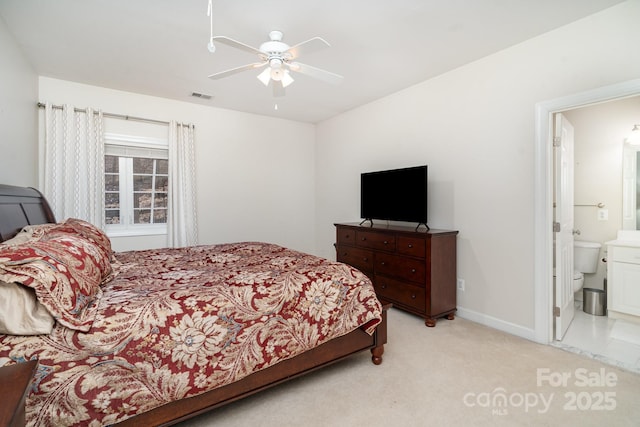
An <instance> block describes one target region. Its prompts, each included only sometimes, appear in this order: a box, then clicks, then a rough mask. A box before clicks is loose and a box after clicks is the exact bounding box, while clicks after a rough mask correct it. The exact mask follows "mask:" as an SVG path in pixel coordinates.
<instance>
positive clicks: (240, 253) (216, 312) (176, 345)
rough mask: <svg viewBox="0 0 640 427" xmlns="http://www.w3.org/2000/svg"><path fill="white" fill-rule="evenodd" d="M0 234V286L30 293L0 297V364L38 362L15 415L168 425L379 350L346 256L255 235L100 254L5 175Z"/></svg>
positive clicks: (98, 244) (87, 232)
mask: <svg viewBox="0 0 640 427" xmlns="http://www.w3.org/2000/svg"><path fill="white" fill-rule="evenodd" d="M0 242H1V243H0V282H3V283H0V290H7V289H10V290H11V292H14V291H16V290H17V291H19V292H20V298H25V300H28V301H30V302H29V303H24V302H23V303H20V304H17V303H11V302H10V301H13V300H10V299H9V297H7V298H5V297H4V296H1V297H0V299H2V298H4V302H5V303H6V304H12V305H10V307H19V306H20V307H21V306H22V305H24V306H28V307H29V309H28V310H26V309H25V310H23V309H19V310H18V309H16V310H13V309H7V306H6V304H5V308H4V311H3V313H2V317H3V319H2V322H4V323H7V325H3V328H8V329H6V330H4V329H3V331H2V333H0V366H2V365H4V366H6V367H11V366H15V365H19V364H20V363H30V364H33V363H34V362H33V361H35V360H37V368H36V369H35V372H34V374H33V378H32V380H31V386H30V388H29V390H28V392H27V394H26V410H25V411H26V423H27V425H33V426H36V425H37V426H47V425H51V426H53V425H55V426H61V425H87V426H100V425H122V426H125V425H172V424H175V423H178V422H180V421H183V420H186V419H188V418H191V417H194V416H196V415H198V414H201V413H203V412H206V411H208V410H212V409H214V408H217V407H219V406H222V405H224V404H227V403H230V402H233V401H235V400H237V399H240V398H242V397H245V396H248V395H251V394H253V393H256V392H258V391H260V390H263V389H265V388H268V387H271V386H273V385H276V384H279V383H281V382H283V381H286V380H288V379H290V378H294V377H297V376H299V375H303V374H305V373H308V372H311V371H313V370H315V369H318V368H321V367H323V366H327V365H329V364H331V363H334V362H336V361H338V360H341V359H343V358H345V357H348V356H350V355H353V354H355V353H358V352H361V351H365V350H370V351H371V359H372V361H373V363H374V364H376V365H378V364H380V363H381V362H382V354H383V351H384V344H385V343H386V340H387V337H386V309H387V307H381V305H380V302H379V301H378V300H377V298H376V297H375V292H374V290H373V287H372V285H371V282H370V281H369V280H368V279H367V278H366V276H364V275H363V274H362V273H361V272H359V271H358V270H356V269H353V268H352V267H350V266H348V265H346V264H342V263H337V262H333V261H329V260H326V259H323V258H319V257H315V256H312V255H309V254H305V253H301V252H298V251H295V250H291V249H287V248H284V247H281V246H278V245H273V244H267V243H261V242H241V243H230V244H221V245H209V246H194V247H189V248H176V249H156V250H146V251H131V252H121V253H113V252H112V251H111V246H110V242H109V240H108V238H107V237H106V235H104V233H103V232H102V231H101V230H99V229H97V228H96V227H94V226H92V225H91V224H89V223H86V222H84V221H82V220H78V219H73V218H71V219H66V220H64V221H62V222H59V223H57V222H56V221H55V218H54V215H53V214H52V212H51V209H50V208H49V205H48V203H47V201H46V199H45V198H44V197H43V196H42V195H41V194H40V193H39V192H38V191H37V190H35V189H32V188H24V187H14V186H6V185H0ZM14 288H15V289H14ZM3 295H4V294H3ZM11 298H14V296H11ZM29 298H30V299H29ZM21 301H22V300H21ZM21 304H22V305H21ZM27 312H28V313H27ZM7 313H12V314H11V315H8V314H7ZM4 317H6V319H4ZM14 317H18V318H19V319H18V320H16V319H14ZM25 318H27V320H28V321H27V320H25ZM12 322H13V323H12ZM25 366H26V365H25ZM16 392H19V390H18V391H16Z"/></svg>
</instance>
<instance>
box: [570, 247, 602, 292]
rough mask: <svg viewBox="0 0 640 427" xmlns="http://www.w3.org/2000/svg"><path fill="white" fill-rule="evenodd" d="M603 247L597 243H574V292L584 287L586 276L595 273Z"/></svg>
mask: <svg viewBox="0 0 640 427" xmlns="http://www.w3.org/2000/svg"><path fill="white" fill-rule="evenodd" d="M601 247H602V245H601V244H600V243H597V242H585V241H582V240H574V241H573V292H578V291H579V290H580V289H582V287H583V286H584V274H585V273H587V274H590V273H595V272H596V270H597V269H598V258H599V257H600V248H601Z"/></svg>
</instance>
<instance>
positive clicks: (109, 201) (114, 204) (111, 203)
mask: <svg viewBox="0 0 640 427" xmlns="http://www.w3.org/2000/svg"><path fill="white" fill-rule="evenodd" d="M104 205H105V207H106V208H107V209H118V208H119V207H120V193H106V194H105V195H104Z"/></svg>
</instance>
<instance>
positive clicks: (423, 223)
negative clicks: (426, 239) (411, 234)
mask: <svg viewBox="0 0 640 427" xmlns="http://www.w3.org/2000/svg"><path fill="white" fill-rule="evenodd" d="M421 225H424V226H425V228H426V229H427V231H429V230H431V229H430V228H429V226H428V225H427V223H426V222H419V223H418V225H416V231H418V229H419V228H420V226H421Z"/></svg>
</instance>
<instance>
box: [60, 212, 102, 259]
mask: <svg viewBox="0 0 640 427" xmlns="http://www.w3.org/2000/svg"><path fill="white" fill-rule="evenodd" d="M63 224H64V225H69V226H71V227H73V229H75V230H76V231H77V232H78V233H80V234H81V235H83V236H84V237H85V238H87V239H89V240H91V241H92V242H94V243H95V244H96V245H98V246H100V248H102V249H103V250H104V251H105V252H106V254H107V255H108V256H109V259H111V256H112V254H113V250H112V249H111V240H109V237H108V236H107V235H106V234H105V232H104V231H102V230H101V229H100V228H98V227H96V226H95V225H93V224H91V223H90V222H87V221H83V220H81V219H77V218H69V219H67V220H66V221H64V222H63Z"/></svg>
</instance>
